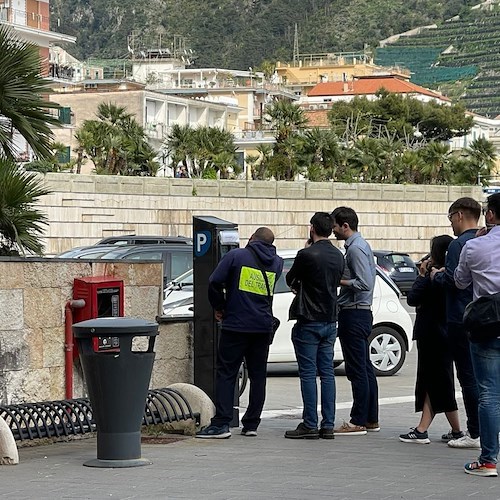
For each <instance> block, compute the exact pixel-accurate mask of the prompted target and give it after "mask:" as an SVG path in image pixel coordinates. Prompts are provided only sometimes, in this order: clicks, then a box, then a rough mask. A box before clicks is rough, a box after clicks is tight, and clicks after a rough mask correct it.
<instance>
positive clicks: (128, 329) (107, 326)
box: [73, 317, 158, 338]
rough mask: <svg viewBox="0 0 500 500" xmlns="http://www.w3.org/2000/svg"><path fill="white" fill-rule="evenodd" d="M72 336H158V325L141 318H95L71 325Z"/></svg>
mask: <svg viewBox="0 0 500 500" xmlns="http://www.w3.org/2000/svg"><path fill="white" fill-rule="evenodd" d="M73 335H74V336H75V337H77V338H84V337H100V336H102V337H119V336H120V335H144V336H146V335H147V336H154V335H158V323H156V322H155V321H148V320H145V319H141V318H129V317H112V318H95V319H88V320H85V321H81V322H80V323H75V324H74V325H73Z"/></svg>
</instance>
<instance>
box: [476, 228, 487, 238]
mask: <svg viewBox="0 0 500 500" xmlns="http://www.w3.org/2000/svg"><path fill="white" fill-rule="evenodd" d="M485 234H488V228H487V227H486V226H485V227H480V228H479V229H478V230H477V231H476V238H477V237H478V236H484V235H485Z"/></svg>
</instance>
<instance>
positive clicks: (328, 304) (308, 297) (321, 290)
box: [286, 240, 344, 323]
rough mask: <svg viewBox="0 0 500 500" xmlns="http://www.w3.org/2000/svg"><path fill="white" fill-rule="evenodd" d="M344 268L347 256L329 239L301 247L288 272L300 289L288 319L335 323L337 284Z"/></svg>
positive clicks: (294, 286)
mask: <svg viewBox="0 0 500 500" xmlns="http://www.w3.org/2000/svg"><path fill="white" fill-rule="evenodd" d="M343 272H344V256H343V255H342V253H341V252H340V250H339V249H338V248H336V247H334V246H333V245H332V243H331V241H329V240H319V241H317V242H316V243H313V244H312V245H311V246H310V247H308V248H304V249H302V250H300V251H299V253H298V254H297V257H295V261H294V263H293V265H292V267H291V269H290V271H288V274H287V275H286V282H287V285H288V286H289V287H291V288H292V289H294V290H297V291H298V293H297V295H296V296H295V298H294V300H293V302H292V305H291V306H290V311H289V319H297V320H299V321H320V322H328V323H332V322H334V321H336V320H337V288H338V286H339V284H340V279H341V277H342V273H343Z"/></svg>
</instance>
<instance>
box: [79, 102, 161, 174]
mask: <svg viewBox="0 0 500 500" xmlns="http://www.w3.org/2000/svg"><path fill="white" fill-rule="evenodd" d="M96 115H97V118H98V120H85V121H84V122H83V125H82V126H81V127H80V128H79V129H78V130H77V131H76V133H75V138H76V139H77V141H78V144H79V147H78V151H79V158H78V165H79V167H80V166H81V161H82V157H83V153H84V152H85V153H86V154H87V155H88V156H89V157H90V159H91V160H92V162H93V163H94V167H95V171H96V173H98V174H120V175H154V174H155V173H156V171H157V170H158V167H159V165H158V163H157V162H156V160H155V159H154V158H155V156H156V153H155V152H154V151H153V149H152V148H151V146H149V144H148V142H147V137H146V133H145V131H144V128H143V127H142V126H141V125H140V124H139V123H138V122H137V121H136V120H135V118H134V117H133V115H131V114H129V113H126V112H125V108H123V107H121V106H116V105H115V104H112V103H101V104H99V106H98V108H97V113H96ZM79 167H78V170H79Z"/></svg>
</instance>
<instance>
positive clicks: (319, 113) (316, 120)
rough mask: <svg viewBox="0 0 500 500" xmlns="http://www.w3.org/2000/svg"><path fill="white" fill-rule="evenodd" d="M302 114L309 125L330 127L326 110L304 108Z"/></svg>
mask: <svg viewBox="0 0 500 500" xmlns="http://www.w3.org/2000/svg"><path fill="white" fill-rule="evenodd" d="M304 114H305V116H306V118H307V121H308V124H309V126H310V127H330V122H329V121H328V110H326V109H319V110H308V109H304Z"/></svg>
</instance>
